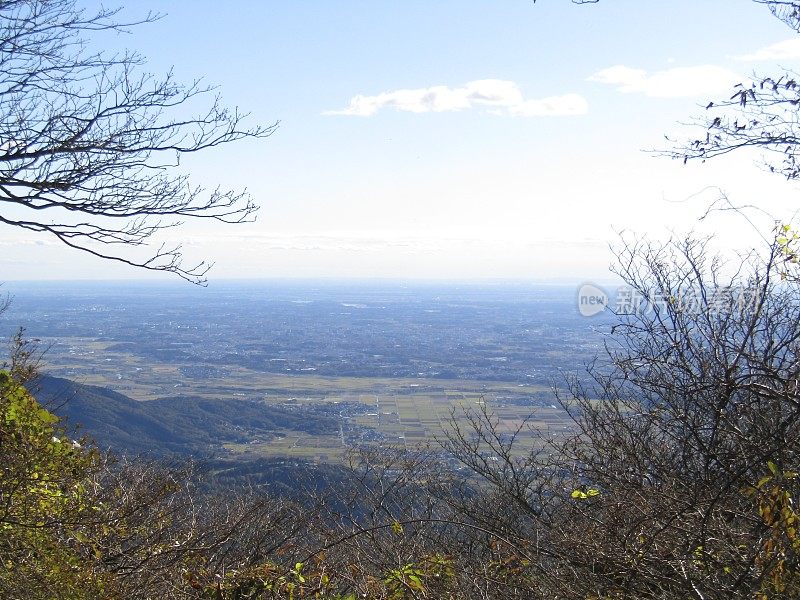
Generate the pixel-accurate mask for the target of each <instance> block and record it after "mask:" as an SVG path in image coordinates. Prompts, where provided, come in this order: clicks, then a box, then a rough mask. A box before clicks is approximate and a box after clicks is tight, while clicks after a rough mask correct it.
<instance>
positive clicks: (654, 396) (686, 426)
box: [445, 238, 800, 600]
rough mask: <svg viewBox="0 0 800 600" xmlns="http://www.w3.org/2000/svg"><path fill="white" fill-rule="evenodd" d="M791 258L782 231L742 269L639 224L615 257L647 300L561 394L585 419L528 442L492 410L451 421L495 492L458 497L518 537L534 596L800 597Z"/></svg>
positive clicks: (797, 367)
mask: <svg viewBox="0 0 800 600" xmlns="http://www.w3.org/2000/svg"><path fill="white" fill-rule="evenodd" d="M781 263H782V259H781V252H780V244H778V243H777V242H774V243H772V244H771V245H769V247H767V248H766V249H764V252H762V253H761V254H758V255H756V254H752V255H749V256H746V257H742V259H741V260H740V261H738V262H737V263H736V265H735V268H734V269H733V272H731V269H730V265H727V266H726V265H725V263H723V262H722V261H721V260H718V259H715V258H714V257H713V256H712V255H711V253H710V250H709V249H708V247H707V245H706V243H705V242H703V241H702V240H696V239H692V238H687V239H684V240H675V241H672V242H670V243H667V244H663V245H658V244H652V243H649V242H646V241H642V240H632V241H630V242H629V243H626V244H625V245H624V246H623V247H622V250H621V252H620V253H619V269H618V272H619V274H620V275H621V277H622V278H623V279H624V280H625V281H626V283H627V284H628V286H630V289H631V290H632V292H633V293H634V294H635V295H636V297H638V298H642V299H643V303H642V305H641V306H639V307H637V309H636V310H631V311H630V312H625V313H624V314H620V315H619V316H618V317H619V320H618V323H617V325H616V326H615V327H614V329H613V330H612V332H611V334H610V335H609V339H608V343H607V353H606V355H605V357H604V358H603V357H601V358H600V359H598V361H596V362H595V363H594V364H593V365H592V367H591V369H590V374H591V375H592V379H591V380H590V383H586V382H581V381H579V380H577V379H576V380H573V381H572V382H571V384H570V386H569V393H567V394H563V393H562V394H561V397H560V399H561V402H562V405H563V406H564V407H565V408H566V409H567V411H568V412H569V414H570V416H571V417H572V420H573V423H574V426H575V433H574V435H568V436H566V437H564V438H560V439H554V440H550V441H548V442H547V443H546V444H545V445H544V446H543V448H541V449H540V450H537V451H535V452H532V453H526V452H519V451H515V446H514V441H515V438H514V436H513V435H511V436H509V435H508V434H505V433H503V432H501V431H500V430H499V429H498V427H497V422H496V421H495V420H493V418H492V417H491V414H489V413H487V412H479V413H477V414H474V415H473V417H472V421H471V422H470V424H469V425H468V426H466V427H464V426H459V425H457V424H454V427H453V430H452V431H451V433H450V435H449V437H448V440H447V443H446V444H445V445H446V448H447V449H448V450H449V451H450V452H451V453H452V455H453V456H455V457H456V458H458V460H460V461H461V463H462V464H464V465H466V466H467V467H468V468H469V469H470V470H471V471H472V472H474V473H476V474H477V475H479V476H480V477H481V479H482V480H483V481H484V482H485V489H486V491H485V492H483V494H484V495H488V496H487V497H488V498H489V501H484V502H483V504H482V505H481V503H479V502H477V501H476V500H475V499H472V500H471V502H470V503H465V504H464V505H463V508H462V509H461V512H462V514H464V515H467V516H468V517H469V518H471V519H474V520H476V521H478V522H483V523H484V526H485V527H486V528H487V529H488V530H491V531H493V532H496V533H497V535H498V537H502V538H503V539H508V540H511V541H512V542H513V546H514V551H513V554H515V555H516V556H517V557H518V558H519V559H524V560H525V561H527V562H526V564H527V574H526V579H525V581H527V582H528V586H529V588H530V597H542V598H587V597H592V598H653V599H656V598H658V599H668V598H697V599H706V600H708V599H711V598H714V599H716V598H753V597H758V598H778V597H780V598H796V597H800V542H798V537H797V530H796V528H795V526H794V522H795V519H796V518H797V512H796V503H797V501H798V494H799V493H800V485H799V482H798V475H797V472H798V470H800V469H798V467H800V395H799V394H798V387H797V382H798V380H800V356H799V355H798V352H800V328H799V326H798V323H800V291H799V290H798V288H797V286H796V284H795V283H794V282H793V281H792V280H785V281H781V277H780V272H781V271H780V269H781V268H783V267H782V266H781ZM726 269H727V270H726ZM462 518H464V517H462Z"/></svg>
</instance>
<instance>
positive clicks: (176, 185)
mask: <svg viewBox="0 0 800 600" xmlns="http://www.w3.org/2000/svg"><path fill="white" fill-rule="evenodd" d="M118 16H119V10H108V9H105V8H101V9H99V10H98V11H97V12H87V11H86V10H85V9H83V8H79V7H78V5H77V3H76V2H75V1H74V0H2V1H0V223H4V224H6V225H11V226H15V227H21V228H23V229H27V230H30V231H34V232H40V233H46V234H50V235H52V236H54V237H55V238H56V239H58V240H59V241H61V242H63V243H64V244H66V245H68V246H70V247H72V248H76V249H79V250H82V251H85V252H88V253H90V254H93V255H95V256H98V257H101V258H105V259H111V260H115V261H119V262H123V263H126V264H130V265H134V266H137V267H142V268H145V269H150V270H155V271H167V272H172V273H175V274H177V275H179V276H181V277H183V278H184V279H187V280H189V281H192V282H195V283H202V282H204V276H205V274H206V272H207V271H208V268H209V265H208V264H207V263H205V262H201V263H199V264H193V265H186V264H184V262H183V261H182V256H181V250H180V245H174V246H173V245H161V246H160V247H159V246H155V247H153V246H150V245H148V243H149V242H151V238H153V237H154V236H156V234H158V233H159V232H162V231H163V230H165V229H168V228H171V227H175V226H176V225H179V224H180V222H181V220H182V219H184V218H188V217H193V218H206V219H214V220H217V221H222V222H226V223H239V222H242V221H246V220H248V219H251V218H252V217H253V215H254V213H255V211H256V210H257V206H256V205H255V204H254V203H253V201H252V200H251V199H250V196H249V195H248V194H247V193H246V192H244V191H242V192H234V191H229V190H222V189H215V190H210V191H209V190H204V189H203V188H201V187H198V186H194V185H192V184H190V182H189V180H188V176H187V175H186V174H185V173H181V172H180V171H179V170H178V169H177V167H178V166H179V161H180V156H181V155H182V154H186V153H192V152H198V151H201V150H205V149H209V148H213V147H215V146H220V145H224V144H228V143H230V142H234V141H237V140H242V139H244V138H261V137H266V136H269V135H270V134H271V133H272V132H273V131H274V129H275V127H276V124H273V125H270V126H266V127H264V126H256V127H252V128H247V127H244V126H243V123H242V121H243V119H244V117H245V116H246V115H243V114H241V113H240V112H239V111H238V110H236V109H234V110H230V109H227V108H225V107H223V106H222V104H221V103H220V99H219V97H218V96H217V95H216V92H215V90H214V88H212V87H209V86H207V85H205V84H203V83H202V82H201V81H193V82H191V83H189V84H182V83H179V82H177V81H176V80H175V79H174V77H173V75H172V73H171V72H170V73H168V74H166V75H165V76H164V77H156V76H154V75H152V74H150V73H147V72H146V71H145V70H144V69H143V65H144V59H143V57H141V56H140V55H139V54H137V53H135V52H127V51H126V52H119V53H114V54H109V53H105V52H102V51H95V50H93V49H92V47H93V45H94V44H95V43H96V42H97V41H98V38H99V37H100V36H102V35H103V34H104V33H118V32H125V31H127V30H128V28H129V27H132V26H136V25H139V24H144V23H148V22H151V21H153V20H155V19H157V18H159V16H158V15H153V14H148V15H147V16H145V17H144V18H142V19H140V20H138V21H132V22H127V23H126V22H122V21H120V20H119V19H118ZM204 104H205V107H203V105H204ZM192 111H198V112H196V113H195V114H192ZM143 253H144V254H143Z"/></svg>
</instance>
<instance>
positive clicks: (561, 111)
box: [325, 79, 588, 117]
mask: <svg viewBox="0 0 800 600" xmlns="http://www.w3.org/2000/svg"><path fill="white" fill-rule="evenodd" d="M475 107H487V108H489V109H492V110H491V111H492V112H495V113H500V114H509V115H515V116H526V117H549V116H571V115H582V114H585V113H586V112H587V110H588V103H587V102H586V100H585V99H584V98H583V97H581V96H579V95H578V94H566V95H564V96H550V97H548V98H541V99H530V100H526V99H525V98H524V97H523V95H522V91H521V90H520V89H519V86H518V85H517V84H516V83H514V82H513V81H505V80H502V79H481V80H478V81H470V82H469V83H466V84H464V85H463V86H461V87H456V88H451V87H447V86H444V85H438V86H433V87H429V88H417V89H404V90H394V91H390V92H383V93H381V94H378V95H376V96H363V95H360V94H359V95H358V96H354V97H353V98H352V99H351V100H350V104H349V105H348V106H347V108H344V109H342V110H333V111H327V112H326V113H325V114H327V115H349V116H359V117H369V116H371V115H374V114H375V113H377V112H378V111H379V110H381V109H384V108H393V109H394V110H399V111H403V112H412V113H426V112H448V111H456V110H464V109H469V108H475Z"/></svg>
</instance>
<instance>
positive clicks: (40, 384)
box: [28, 375, 338, 456]
mask: <svg viewBox="0 0 800 600" xmlns="http://www.w3.org/2000/svg"><path fill="white" fill-rule="evenodd" d="M28 388H29V389H30V391H31V393H33V394H34V396H36V398H37V399H38V400H39V401H40V402H41V403H42V404H44V405H45V406H47V407H48V409H50V410H51V411H53V412H54V413H55V414H57V415H58V416H60V417H62V418H64V419H66V420H67V423H68V425H69V426H76V425H77V426H80V430H79V432H80V433H85V434H88V435H89V436H91V437H92V438H94V439H95V440H96V441H97V443H98V445H99V446H100V447H110V448H111V449H113V450H114V451H116V452H118V453H129V454H140V453H150V454H155V455H165V454H182V455H190V454H194V455H203V456H210V455H214V454H216V453H217V452H218V451H219V450H220V449H221V448H222V444H224V443H231V442H234V443H243V442H247V441H250V440H252V439H253V438H254V437H258V439H260V440H264V439H268V438H269V437H270V436H271V435H273V434H274V433H275V432H277V431H279V430H287V429H288V430H295V431H303V432H307V433H315V434H325V433H335V432H336V431H338V425H337V423H336V420H335V419H334V418H332V417H330V416H327V415H323V414H318V413H315V412H314V411H313V410H302V409H294V408H283V407H277V406H271V405H268V404H266V403H264V402H259V401H255V400H242V399H231V400H208V399H205V398H198V397H187V396H176V397H172V398H162V399H159V400H152V401H149V402H138V401H136V400H133V399H132V398H129V397H128V396H125V395H123V394H120V393H118V392H115V391H113V390H110V389H108V388H104V387H99V386H93V385H83V384H80V383H76V382H74V381H70V380H69V379H61V378H58V377H51V376H48V375H43V376H41V377H39V378H38V379H36V380H35V381H34V382H32V383H31V384H30V385H29V386H28Z"/></svg>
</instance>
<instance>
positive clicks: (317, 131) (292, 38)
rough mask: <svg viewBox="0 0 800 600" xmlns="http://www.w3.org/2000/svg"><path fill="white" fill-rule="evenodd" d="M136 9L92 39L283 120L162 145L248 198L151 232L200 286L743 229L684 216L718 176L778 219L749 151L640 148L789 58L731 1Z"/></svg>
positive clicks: (267, 1)
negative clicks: (252, 215)
mask: <svg viewBox="0 0 800 600" xmlns="http://www.w3.org/2000/svg"><path fill="white" fill-rule="evenodd" d="M84 4H86V5H87V6H92V2H91V1H90V0H85V1H84ZM221 7H224V8H221ZM148 9H152V10H153V11H155V12H158V13H162V14H163V15H164V16H163V18H161V19H160V20H159V21H157V22H155V23H151V24H148V25H144V26H141V27H136V28H134V29H133V31H132V32H131V33H130V34H128V35H123V36H113V37H111V38H103V39H102V40H100V41H98V43H101V44H107V45H108V47H109V49H114V48H119V47H128V48H131V49H135V50H137V51H138V52H140V53H141V54H143V55H144V56H146V57H147V58H148V63H147V67H146V68H147V70H149V71H152V72H154V73H164V72H166V71H167V70H170V69H172V70H173V71H174V73H175V76H176V77H177V78H178V79H180V80H183V81H190V80H192V79H194V78H198V77H202V78H204V80H205V81H206V82H208V83H213V84H215V85H217V86H219V91H220V93H221V95H222V98H223V101H224V102H225V103H226V104H227V105H230V106H238V107H239V108H240V109H241V110H243V111H246V112H249V113H250V117H249V122H250V123H252V124H258V123H261V124H270V123H273V122H275V121H280V125H279V127H278V129H277V131H276V132H275V134H274V135H272V136H271V137H269V138H267V139H263V140H248V141H244V142H241V143H237V144H234V145H230V146H224V147H220V148H216V149H213V150H211V151H209V152H206V153H202V154H197V155H192V156H190V157H185V158H183V159H182V162H181V168H182V169H185V170H186V171H187V172H189V173H190V174H191V176H192V180H193V181H194V182H195V183H198V184H203V185H206V186H208V187H211V188H213V187H216V186H218V185H219V186H221V187H222V188H226V189H227V188H231V189H239V190H240V189H244V188H246V189H247V190H248V191H249V192H250V193H251V194H252V195H253V197H254V199H255V201H256V202H257V203H258V204H259V205H260V207H261V208H260V211H259V214H258V219H257V221H256V222H255V223H250V224H243V225H235V226H234V225H223V224H220V223H216V222H208V221H195V222H190V223H186V224H185V225H184V226H183V227H182V228H181V229H180V230H175V231H171V232H170V237H169V240H170V241H180V242H182V243H183V245H184V249H185V254H186V256H187V260H190V261H191V260H203V259H207V260H209V261H212V262H214V263H215V266H214V269H213V270H212V271H211V272H210V273H209V277H210V279H211V282H212V284H213V282H214V281H215V280H224V279H227V278H248V279H249V278H284V277H298V278H317V277H325V278H328V277H336V278H402V279H417V278H424V279H483V278H512V279H522V280H531V281H544V280H558V281H587V280H603V279H604V278H607V277H608V275H609V273H608V266H609V264H610V263H611V262H612V261H613V254H612V250H611V249H610V248H609V245H612V246H613V244H614V243H615V242H616V240H617V239H618V234H619V232H621V231H630V232H635V233H638V234H642V235H647V236H650V237H653V238H659V239H661V238H665V237H666V236H668V235H670V232H678V233H683V232H686V231H689V230H695V231H697V232H699V233H701V234H714V235H716V236H717V239H718V243H719V245H720V247H721V248H723V249H728V248H733V247H735V246H738V247H742V246H745V247H747V245H748V244H750V245H752V244H753V243H754V241H753V240H754V239H755V238H756V234H757V233H758V232H757V231H753V229H752V227H751V226H750V225H749V224H747V223H746V222H744V220H743V219H736V218H734V217H733V216H731V215H718V216H717V217H715V218H713V219H706V220H704V221H698V217H700V216H701V215H702V214H704V212H705V211H706V209H707V207H708V205H709V203H711V202H712V201H713V200H714V199H715V198H716V194H717V193H718V192H717V190H718V189H722V190H724V191H725V192H726V193H727V194H728V195H729V197H731V199H732V201H734V202H736V203H740V204H751V203H752V204H757V205H758V206H759V207H761V208H763V209H764V210H765V211H767V212H768V213H769V214H770V215H772V216H775V217H776V218H779V219H788V218H791V217H792V215H793V212H792V211H794V210H795V207H796V205H797V201H796V192H797V190H796V189H795V186H794V185H792V184H790V183H787V182H785V181H782V180H781V179H780V178H778V177H776V176H773V175H769V174H767V173H765V172H764V171H763V170H762V169H759V168H758V166H756V165H755V160H756V158H757V157H755V156H743V155H731V156H730V157H726V158H724V159H720V160H715V161H710V162H708V163H705V164H691V163H690V164H689V165H683V164H681V163H680V162H679V161H673V160H669V159H667V158H664V157H663V156H658V155H656V154H653V153H652V152H649V150H659V149H666V148H668V147H669V143H668V142H667V140H666V139H665V136H667V137H670V138H682V137H686V136H691V135H692V133H695V134H696V133H697V130H696V129H693V128H692V127H691V125H690V121H691V118H692V117H693V116H696V115H700V114H702V112H703V110H704V108H703V107H704V106H705V105H706V104H707V102H708V100H709V99H716V98H725V97H729V96H730V95H731V93H732V92H731V90H732V85H733V84H735V83H737V82H739V81H745V80H747V79H748V78H750V77H752V76H753V73H758V74H761V73H763V74H772V73H775V72H778V71H779V69H778V67H780V68H787V69H796V68H800V38H798V37H797V36H795V35H793V32H792V31H791V30H790V29H789V28H788V27H786V26H785V25H784V24H782V23H781V22H780V21H778V20H777V19H775V18H773V17H772V16H771V15H770V14H769V12H768V10H767V9H766V8H765V7H764V6H760V5H757V4H755V3H754V2H752V1H750V0H702V2H698V1H697V0H647V1H646V2H645V1H642V0H606V1H601V2H600V3H598V4H589V5H583V6H577V5H574V4H572V3H570V2H569V1H568V0H539V1H538V2H536V3H535V4H534V3H533V2H532V1H531V0H504V1H503V2H489V1H487V0H483V1H477V0H475V1H472V0H458V1H455V0H436V1H435V2H431V1H430V0H419V1H417V0H405V1H403V2H399V1H376V0H364V1H358V2H357V1H351V0H339V1H337V2H330V1H322V0H304V1H302V2H286V1H277V0H264V1H260V2H256V1H244V0H230V1H229V2H225V3H220V2H218V1H206V0H192V1H189V0H183V1H178V0H172V1H167V0H137V2H136V3H128V7H127V8H126V9H125V11H124V13H123V14H124V15H126V16H131V17H138V16H141V15H143V14H145V13H146V11H147V10H148ZM764 223H765V221H763V219H762V221H759V224H758V227H760V228H761V229H762V231H761V232H762V233H763V227H769V220H768V219H767V221H766V225H765V224H764ZM0 248H2V251H0V273H2V276H1V277H0V278H1V279H3V280H6V281H9V280H17V279H20V280H21V279H65V278H66V279H117V278H119V279H130V278H145V279H147V278H150V279H153V280H163V279H164V278H165V277H169V276H165V275H163V274H149V273H146V272H143V271H141V270H135V269H132V268H128V267H125V266H123V265H118V264H113V263H107V262H105V261H101V260H99V259H96V258H93V257H89V256H85V255H83V254H81V253H79V252H77V251H72V250H69V249H65V248H63V247H62V246H60V245H59V244H58V243H57V242H55V241H53V240H51V239H48V238H46V237H41V236H36V235H33V234H29V233H26V232H20V231H16V230H14V229H11V228H2V229H0Z"/></svg>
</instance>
